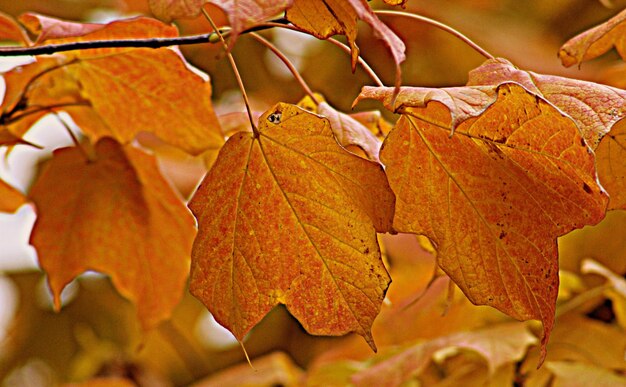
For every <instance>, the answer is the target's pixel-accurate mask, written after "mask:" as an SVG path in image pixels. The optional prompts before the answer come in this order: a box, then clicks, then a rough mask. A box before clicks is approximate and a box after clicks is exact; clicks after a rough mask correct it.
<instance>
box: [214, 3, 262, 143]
mask: <svg viewBox="0 0 626 387" xmlns="http://www.w3.org/2000/svg"><path fill="white" fill-rule="evenodd" d="M202 14H203V15H204V17H205V18H206V19H207V20H208V21H209V23H210V24H211V28H213V31H214V32H215V33H217V36H218V37H219V38H220V41H221V42H222V46H224V50H225V51H226V57H227V58H228V61H229V62H230V67H232V69H233V72H234V73H235V79H236V80H237V84H238V85H239V90H241V95H242V96H243V102H244V104H245V105H246V111H247V112H248V119H249V120H250V125H251V126H252V132H253V133H254V135H255V136H256V137H258V136H259V130H258V129H257V127H256V124H255V123H254V119H253V118H252V109H251V108H250V100H249V99H248V94H247V93H246V88H245V87H244V86H243V81H242V80H241V75H240V74H239V70H238V69H237V64H236V63H235V58H233V55H232V54H231V53H230V49H229V47H228V43H226V40H224V36H222V34H221V32H220V30H219V29H218V28H217V26H216V25H215V22H214V21H213V19H212V18H211V15H209V13H208V12H207V11H206V10H205V9H204V8H203V9H202Z"/></svg>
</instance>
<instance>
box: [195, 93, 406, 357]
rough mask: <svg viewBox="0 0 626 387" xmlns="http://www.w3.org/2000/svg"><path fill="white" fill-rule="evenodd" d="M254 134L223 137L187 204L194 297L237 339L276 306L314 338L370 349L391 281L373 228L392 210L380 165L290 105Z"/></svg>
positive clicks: (380, 227)
mask: <svg viewBox="0 0 626 387" xmlns="http://www.w3.org/2000/svg"><path fill="white" fill-rule="evenodd" d="M259 132H260V136H259V137H258V138H255V136H254V135H253V134H252V133H244V132H240V133H238V134H235V135H233V136H232V137H231V138H230V139H229V140H228V141H227V143H226V144H225V145H224V147H223V148H222V150H221V151H220V154H219V156H218V159H217V161H216V162H215V164H214V165H213V168H212V169H211V170H210V171H209V173H208V174H207V176H206V177H205V179H204V181H203V182H202V184H201V185H200V187H199V188H198V191H197V192H196V194H195V196H194V197H193V198H192V200H191V202H190V203H189V207H190V208H191V210H192V211H193V213H194V215H195V216H196V218H197V219H198V224H199V233H198V237H197V238H196V241H195V243H194V249H193V253H192V270H191V285H190V289H191V292H192V294H194V295H195V296H196V297H198V298H199V299H200V300H201V301H202V302H203V303H204V304H205V305H206V306H207V307H208V308H209V310H210V311H211V313H213V315H214V316H215V319H216V320H217V321H218V322H219V323H220V324H222V325H224V326H225V327H227V328H228V329H229V330H230V331H231V332H233V334H234V335H235V336H236V337H237V338H238V339H239V340H241V339H243V337H244V335H245V334H246V333H247V332H248V331H249V330H250V329H251V328H252V327H253V326H254V325H255V324H257V323H258V322H259V321H260V320H261V319H262V318H263V316H265V314H266V313H267V312H268V311H269V310H270V309H271V308H272V307H274V306H275V305H277V304H279V303H282V304H285V305H286V306H287V308H288V309H289V311H290V312H291V313H292V314H293V315H294V316H295V317H296V318H297V319H298V320H299V321H300V322H301V323H302V325H303V327H304V328H305V329H306V330H307V331H308V332H310V333H312V334H325V335H340V334H344V333H347V332H357V333H358V334H360V335H362V336H364V337H365V338H366V340H367V341H368V343H369V344H370V345H371V346H372V348H375V347H374V343H373V340H372V336H371V332H370V328H371V325H372V322H373V320H374V317H375V316H376V315H377V314H378V311H379V309H380V304H381V302H382V300H383V298H384V294H385V291H386V289H387V286H388V284H389V275H388V274H387V271H386V270H385V267H384V265H383V263H382V260H381V256H380V250H379V247H378V243H377V240H376V231H378V232H385V231H388V230H389V227H390V223H391V216H392V213H393V210H392V209H393V202H394V197H393V194H392V193H391V191H390V189H389V186H388V184H387V181H386V179H385V175H384V172H383V170H382V168H381V167H380V165H379V164H377V163H374V162H370V161H368V160H365V159H362V158H360V157H357V156H354V155H352V154H350V153H348V152H346V151H345V150H343V149H342V148H341V147H340V146H339V145H338V144H337V142H336V141H335V139H334V138H333V136H332V131H331V129H330V123H329V122H328V120H326V119H324V118H322V117H320V116H317V115H314V114H311V113H309V112H307V111H305V110H302V109H300V108H298V107H296V106H294V105H288V104H277V105H276V106H275V107H274V108H272V109H271V110H269V111H268V112H266V113H265V114H264V115H263V116H261V119H260V124H259Z"/></svg>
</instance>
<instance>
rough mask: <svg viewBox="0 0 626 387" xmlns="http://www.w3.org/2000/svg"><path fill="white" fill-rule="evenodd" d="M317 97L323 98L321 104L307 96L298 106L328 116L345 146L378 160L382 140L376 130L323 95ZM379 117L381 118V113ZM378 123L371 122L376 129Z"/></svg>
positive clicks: (364, 117)
mask: <svg viewBox="0 0 626 387" xmlns="http://www.w3.org/2000/svg"><path fill="white" fill-rule="evenodd" d="M316 97H317V98H318V99H320V100H321V101H320V102H319V104H315V102H313V100H312V99H311V98H310V97H309V96H307V97H305V98H303V99H302V100H301V101H300V102H298V106H300V107H302V108H304V109H306V110H308V111H310V112H313V113H316V114H320V115H322V116H324V117H326V118H327V119H328V120H329V121H330V128H331V129H332V131H333V134H334V135H335V138H336V139H337V141H338V142H339V144H341V145H342V146H343V147H344V148H346V149H347V150H349V151H351V152H353V153H355V154H357V155H359V156H362V155H363V156H365V157H367V158H368V159H370V160H373V161H377V162H378V161H379V160H378V153H379V152H380V146H381V145H382V141H381V140H380V139H379V138H378V137H377V136H376V134H375V133H374V131H373V130H371V129H369V128H368V127H366V126H365V125H364V124H362V123H361V122H360V121H358V120H356V119H355V118H353V117H352V116H350V115H348V114H346V113H342V112H340V111H338V110H337V109H335V108H333V107H332V106H330V105H329V104H328V102H326V101H325V100H324V98H323V97H322V96H321V95H317V96H316ZM358 118H361V119H363V120H370V121H371V119H372V118H371V117H369V116H359V117H358ZM378 119H380V115H379V116H378ZM378 124H379V121H375V122H370V125H372V126H373V128H376V130H377V129H378V127H377V125H378ZM353 147H354V148H356V149H354V148H353Z"/></svg>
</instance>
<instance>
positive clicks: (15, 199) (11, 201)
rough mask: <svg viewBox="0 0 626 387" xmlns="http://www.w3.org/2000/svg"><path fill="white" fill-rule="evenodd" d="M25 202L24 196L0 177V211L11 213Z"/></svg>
mask: <svg viewBox="0 0 626 387" xmlns="http://www.w3.org/2000/svg"><path fill="white" fill-rule="evenodd" d="M25 203H26V197H24V195H22V193H21V192H20V191H18V190H16V189H15V188H13V187H11V186H10V185H9V184H8V183H7V182H5V181H4V180H2V179H0V212H9V213H13V212H15V211H17V210H18V208H20V207H21V206H22V205H23V204H25Z"/></svg>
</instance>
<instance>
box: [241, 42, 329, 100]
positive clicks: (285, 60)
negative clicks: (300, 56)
mask: <svg viewBox="0 0 626 387" xmlns="http://www.w3.org/2000/svg"><path fill="white" fill-rule="evenodd" d="M250 35H251V36H252V37H253V38H254V39H256V40H257V41H258V42H260V43H261V44H263V45H264V46H265V47H267V48H269V49H270V50H271V51H272V52H273V53H274V54H275V55H276V56H277V57H278V59H280V60H281V61H282V62H283V63H284V64H285V66H287V68H288V69H289V71H290V72H291V74H293V76H294V78H295V79H296V81H298V83H299V84H300V87H302V89H303V90H304V92H305V93H306V94H307V95H308V96H309V97H310V98H311V99H312V100H313V102H315V104H316V105H319V104H320V102H319V101H318V100H317V98H316V97H315V94H314V93H313V91H312V90H311V88H310V87H309V85H308V84H307V83H306V81H305V80H304V78H302V75H300V73H299V72H298V69H296V67H295V66H294V65H293V63H291V61H290V60H289V58H287V57H286V56H285V54H283V53H282V52H281V51H280V50H279V49H278V47H276V46H275V45H273V44H272V43H271V42H270V41H269V40H267V39H265V38H264V37H262V36H261V35H259V34H257V33H254V32H252V33H250Z"/></svg>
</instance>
